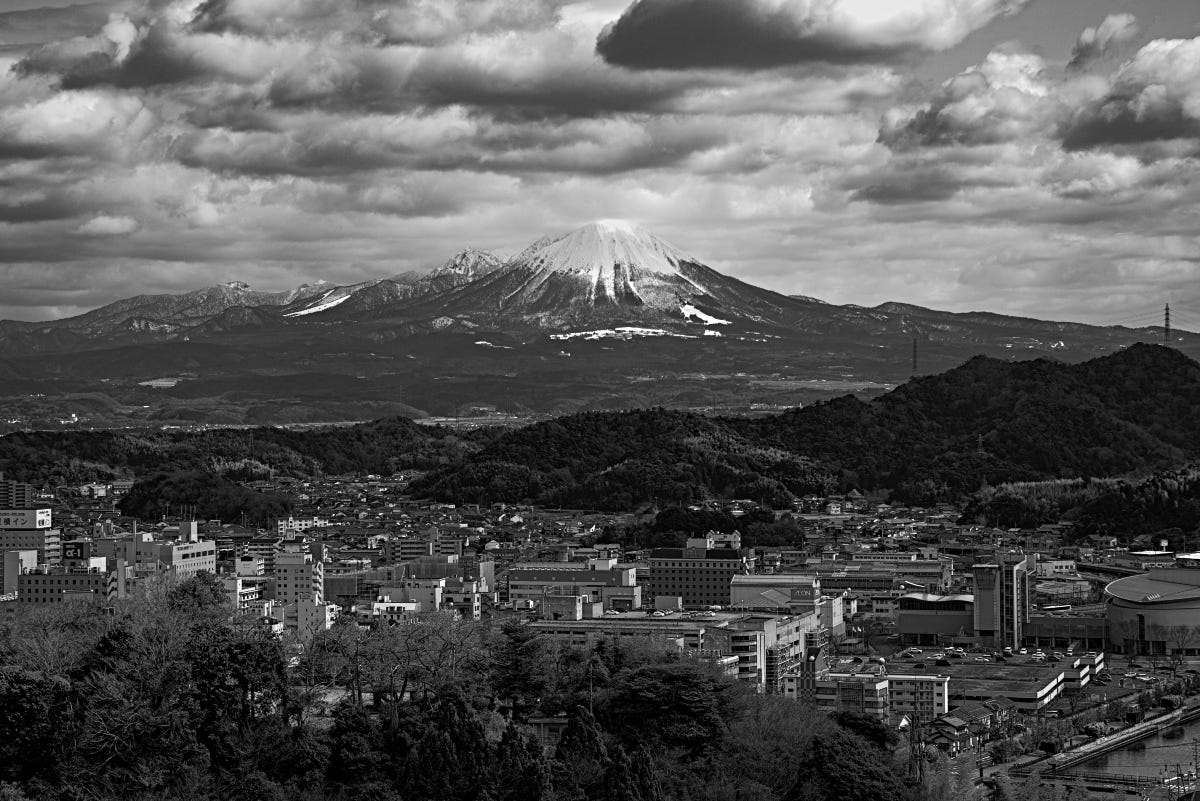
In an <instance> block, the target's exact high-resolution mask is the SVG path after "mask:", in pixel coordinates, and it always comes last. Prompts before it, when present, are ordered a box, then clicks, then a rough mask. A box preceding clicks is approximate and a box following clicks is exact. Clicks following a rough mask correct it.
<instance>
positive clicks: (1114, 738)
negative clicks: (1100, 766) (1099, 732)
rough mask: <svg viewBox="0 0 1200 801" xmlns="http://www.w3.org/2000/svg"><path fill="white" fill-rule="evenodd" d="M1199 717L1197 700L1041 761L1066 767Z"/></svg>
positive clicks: (1060, 768)
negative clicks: (1182, 707) (1181, 707)
mask: <svg viewBox="0 0 1200 801" xmlns="http://www.w3.org/2000/svg"><path fill="white" fill-rule="evenodd" d="M1198 718H1200V703H1197V704H1194V705H1191V706H1188V707H1185V708H1184V709H1181V710H1179V709H1177V710H1175V711H1174V712H1170V713H1168V714H1166V715H1160V716H1158V717H1155V718H1149V719H1147V720H1143V721H1142V722H1140V723H1135V724H1134V725H1132V726H1130V727H1129V728H1127V729H1123V730H1121V731H1119V732H1117V733H1115V734H1110V735H1108V736H1106V737H1100V738H1099V739H1096V740H1093V741H1092V742H1090V743H1084V744H1083V745H1081V746H1079V747H1078V748H1072V749H1070V750H1069V751H1063V752H1062V753H1061V754H1056V755H1055V756H1053V757H1051V758H1050V759H1048V760H1045V761H1044V762H1042V763H1041V764H1042V765H1043V766H1045V767H1050V768H1052V769H1054V770H1067V769H1069V768H1072V767H1074V766H1076V765H1080V764H1083V763H1084V762H1087V761H1088V760H1091V759H1095V758H1096V757H1098V756H1100V755H1101V754H1107V753H1108V752H1110V751H1115V750H1117V749H1118V748H1123V747H1124V746H1127V745H1129V744H1130V743H1134V742H1137V741H1138V740H1141V739H1144V738H1146V737H1150V736H1152V735H1154V734H1157V733H1158V732H1160V731H1162V730H1163V729H1166V728H1169V727H1171V726H1180V725H1183V724H1185V723H1190V722H1191V721H1193V720H1196V719H1198Z"/></svg>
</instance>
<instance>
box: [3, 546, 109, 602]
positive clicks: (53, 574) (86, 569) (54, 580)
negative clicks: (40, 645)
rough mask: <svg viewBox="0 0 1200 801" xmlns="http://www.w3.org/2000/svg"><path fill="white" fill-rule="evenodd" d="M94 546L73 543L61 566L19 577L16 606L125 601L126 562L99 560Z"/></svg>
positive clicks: (100, 557) (36, 569) (41, 569)
mask: <svg viewBox="0 0 1200 801" xmlns="http://www.w3.org/2000/svg"><path fill="white" fill-rule="evenodd" d="M91 545H92V543H91V541H90V540H76V541H72V542H71V543H70V548H69V549H67V554H66V556H65V558H64V559H63V563H62V565H58V566H48V565H40V566H38V567H37V568H34V569H33V570H31V571H27V572H23V573H21V574H19V575H18V576H17V602H18V603H19V604H21V605H23V606H24V605H42V604H54V603H62V602H64V601H74V600H95V599H105V600H112V599H114V598H121V597H123V596H124V595H125V578H126V572H127V568H126V565H125V561H124V560H123V559H108V558H106V557H103V556H96V555H95V554H94V553H93V552H92V548H91Z"/></svg>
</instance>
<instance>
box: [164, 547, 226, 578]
mask: <svg viewBox="0 0 1200 801" xmlns="http://www.w3.org/2000/svg"><path fill="white" fill-rule="evenodd" d="M158 563H159V566H160V569H162V570H165V571H167V572H168V573H170V574H171V576H173V577H174V578H175V579H177V580H179V581H183V580H184V579H189V578H191V577H192V576H194V575H196V574H197V573H202V572H207V573H216V572H217V544H216V543H215V542H165V543H162V544H161V545H159V546H158Z"/></svg>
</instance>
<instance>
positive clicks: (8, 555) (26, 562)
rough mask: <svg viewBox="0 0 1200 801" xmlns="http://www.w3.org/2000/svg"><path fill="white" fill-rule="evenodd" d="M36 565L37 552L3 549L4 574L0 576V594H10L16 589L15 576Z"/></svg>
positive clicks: (28, 570) (26, 571)
mask: <svg viewBox="0 0 1200 801" xmlns="http://www.w3.org/2000/svg"><path fill="white" fill-rule="evenodd" d="M37 566H38V552H37V551H35V550H27V551H5V552H4V574H3V576H0V579H2V580H0V595H12V594H13V593H15V592H16V591H17V578H18V577H19V576H20V575H21V574H22V573H28V572H30V571H31V570H34V569H35V568H36V567H37Z"/></svg>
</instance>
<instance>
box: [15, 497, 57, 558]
mask: <svg viewBox="0 0 1200 801" xmlns="http://www.w3.org/2000/svg"><path fill="white" fill-rule="evenodd" d="M23 550H34V551H37V552H38V564H43V565H59V564H61V563H62V533H61V532H60V531H59V530H58V529H56V528H52V527H51V515H50V510H49V509H0V553H2V552H4V551H23Z"/></svg>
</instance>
